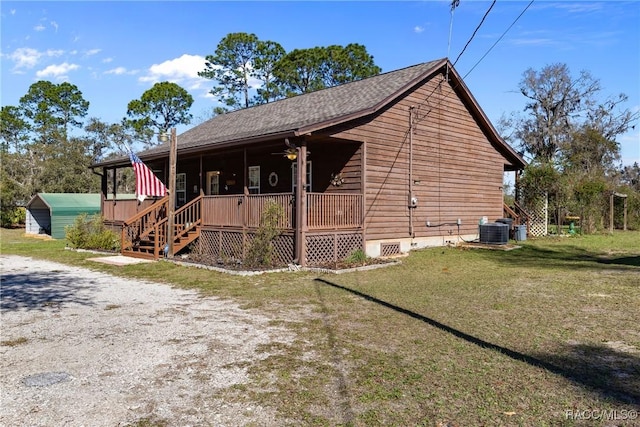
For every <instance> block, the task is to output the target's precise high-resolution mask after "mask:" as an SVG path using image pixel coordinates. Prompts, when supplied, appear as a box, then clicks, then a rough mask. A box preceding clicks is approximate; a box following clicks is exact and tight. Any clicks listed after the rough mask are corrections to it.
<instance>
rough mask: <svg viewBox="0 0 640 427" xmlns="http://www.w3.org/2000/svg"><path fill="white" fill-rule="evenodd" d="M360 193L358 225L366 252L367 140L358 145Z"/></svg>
mask: <svg viewBox="0 0 640 427" xmlns="http://www.w3.org/2000/svg"><path fill="white" fill-rule="evenodd" d="M360 193H361V202H360V203H362V212H361V214H360V215H362V216H361V219H360V227H361V228H362V252H364V253H367V227H366V226H365V220H366V215H367V142H366V141H362V143H361V145H360Z"/></svg>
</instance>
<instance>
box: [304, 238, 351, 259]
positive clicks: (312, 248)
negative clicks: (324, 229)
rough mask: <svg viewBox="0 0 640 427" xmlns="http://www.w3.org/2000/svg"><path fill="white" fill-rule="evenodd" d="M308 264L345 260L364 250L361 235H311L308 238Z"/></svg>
mask: <svg viewBox="0 0 640 427" xmlns="http://www.w3.org/2000/svg"><path fill="white" fill-rule="evenodd" d="M306 245H307V248H306V249H307V250H306V252H307V263H308V264H310V265H314V264H322V263H326V262H335V261H340V260H343V259H345V258H346V257H347V256H349V255H350V254H351V253H352V252H353V251H355V250H358V249H362V234H361V233H335V234H310V235H307V237H306Z"/></svg>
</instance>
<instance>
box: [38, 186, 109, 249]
mask: <svg viewBox="0 0 640 427" xmlns="http://www.w3.org/2000/svg"><path fill="white" fill-rule="evenodd" d="M100 200H101V197H100V194H97V193H96V194H79V193H78V194H77V193H38V194H36V195H35V196H33V197H32V198H31V200H30V201H29V203H27V219H26V231H25V232H26V234H48V235H50V236H51V237H53V238H54V239H64V238H65V237H66V232H65V227H66V226H72V225H74V223H75V220H76V218H77V217H78V216H79V215H81V214H83V213H84V214H87V215H99V214H100V206H101V203H100Z"/></svg>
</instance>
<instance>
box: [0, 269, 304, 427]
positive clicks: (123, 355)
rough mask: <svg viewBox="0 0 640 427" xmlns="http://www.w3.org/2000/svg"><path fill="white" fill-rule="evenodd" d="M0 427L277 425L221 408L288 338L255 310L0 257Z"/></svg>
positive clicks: (270, 417)
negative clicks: (268, 348)
mask: <svg viewBox="0 0 640 427" xmlns="http://www.w3.org/2000/svg"><path fill="white" fill-rule="evenodd" d="M0 266H1V269H2V270H1V271H2V283H1V295H2V298H1V317H0V320H1V328H2V329H1V341H2V345H1V346H0V357H1V360H0V389H1V393H2V395H1V397H0V425H2V426H126V425H136V423H138V424H144V422H143V421H144V420H146V419H155V420H163V421H164V422H166V425H169V426H208V425H215V426H225V425H226V426H237V425H243V424H247V423H252V425H260V426H269V425H277V422H276V420H275V417H274V414H273V412H272V411H270V410H267V409H266V408H261V407H257V406H256V407H246V405H242V407H239V405H235V404H234V403H232V402H225V401H224V400H223V399H222V398H221V397H219V393H220V391H221V390H223V389H225V388H227V387H229V386H232V385H235V384H241V383H246V382H247V381H248V378H247V369H248V367H249V366H250V365H251V363H253V362H256V361H258V360H260V359H263V358H266V357H267V356H268V354H266V353H262V352H259V351H257V348H258V346H259V345H261V344H267V343H272V342H274V341H280V342H283V343H288V342H290V341H291V339H292V336H291V334H290V333H289V332H288V331H286V330H284V329H280V328H278V327H273V326H270V325H269V320H270V319H269V318H267V317H265V316H264V315H262V314H260V313H255V312H250V311H247V310H243V309H240V308H239V307H238V306H237V305H236V304H234V303H232V302H229V301H223V300H219V299H216V298H211V297H201V296H199V295H198V293H196V292H192V291H186V290H181V289H174V288H172V287H170V286H167V285H165V284H159V283H150V282H144V281H139V280H130V279H126V278H121V277H115V276H111V275H108V274H104V273H99V272H94V271H90V270H87V269H82V268H77V267H70V266H66V265H62V264H57V263H53V262H47V261H39V260H38V261H36V260H33V259H29V258H24V257H17V256H0Z"/></svg>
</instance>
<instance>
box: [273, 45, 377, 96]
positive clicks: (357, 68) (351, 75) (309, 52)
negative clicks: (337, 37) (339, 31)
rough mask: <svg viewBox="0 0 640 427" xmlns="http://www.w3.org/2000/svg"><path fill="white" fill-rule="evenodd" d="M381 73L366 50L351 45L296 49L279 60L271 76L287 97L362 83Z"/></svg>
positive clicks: (360, 46)
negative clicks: (363, 80) (352, 83)
mask: <svg viewBox="0 0 640 427" xmlns="http://www.w3.org/2000/svg"><path fill="white" fill-rule="evenodd" d="M380 71H381V69H380V67H378V66H377V65H375V63H374V61H373V56H371V55H369V54H368V53H367V50H366V48H365V47H364V46H363V45H360V44H356V43H352V44H349V45H347V46H344V47H343V46H339V45H331V46H328V47H314V48H311V49H295V50H293V51H291V52H289V53H288V54H287V55H285V56H284V57H283V58H282V59H281V60H280V62H279V63H278V64H277V67H276V69H275V72H274V73H275V75H276V77H278V80H279V81H280V83H281V85H282V87H283V88H284V90H285V91H286V94H287V96H293V95H298V94H302V93H309V92H313V91H316V90H320V89H324V88H327V87H332V86H337V85H340V84H343V83H348V82H352V81H356V80H361V79H364V78H367V77H371V76H374V75H376V74H379V73H380Z"/></svg>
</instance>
